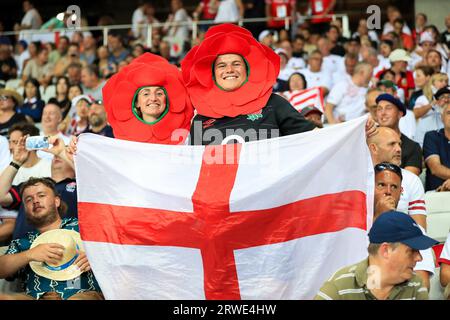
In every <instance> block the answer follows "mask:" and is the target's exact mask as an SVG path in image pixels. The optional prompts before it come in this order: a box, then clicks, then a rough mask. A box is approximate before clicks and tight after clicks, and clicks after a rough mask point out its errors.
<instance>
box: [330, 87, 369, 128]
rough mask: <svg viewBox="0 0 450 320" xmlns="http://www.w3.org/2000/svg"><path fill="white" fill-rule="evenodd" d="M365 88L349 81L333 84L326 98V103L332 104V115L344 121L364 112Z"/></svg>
mask: <svg viewBox="0 0 450 320" xmlns="http://www.w3.org/2000/svg"><path fill="white" fill-rule="evenodd" d="M366 93H367V88H365V87H358V86H357V85H355V84H354V83H353V81H352V80H351V79H350V81H348V80H347V81H340V82H338V83H336V84H335V85H334V87H333V88H332V89H331V91H330V94H329V95H328V98H327V103H331V104H333V105H334V106H335V107H334V109H333V115H334V117H335V118H336V119H338V118H342V117H343V118H344V119H345V121H348V120H351V119H355V118H358V117H360V116H362V115H364V113H365V104H364V103H365V100H366Z"/></svg>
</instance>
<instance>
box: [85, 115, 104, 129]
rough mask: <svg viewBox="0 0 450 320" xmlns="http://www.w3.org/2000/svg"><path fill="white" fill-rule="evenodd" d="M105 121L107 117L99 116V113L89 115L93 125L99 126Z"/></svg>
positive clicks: (90, 122)
mask: <svg viewBox="0 0 450 320" xmlns="http://www.w3.org/2000/svg"><path fill="white" fill-rule="evenodd" d="M103 123H105V119H103V118H102V117H99V116H97V115H94V116H90V117H89V124H90V125H91V126H93V127H99V126H101V125H102V124H103Z"/></svg>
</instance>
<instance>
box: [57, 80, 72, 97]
mask: <svg viewBox="0 0 450 320" xmlns="http://www.w3.org/2000/svg"><path fill="white" fill-rule="evenodd" d="M61 79H62V80H64V81H65V82H66V84H67V92H66V97H67V95H68V94H69V87H70V82H69V78H67V77H66V76H59V77H58V78H56V82H55V94H56V95H58V82H59V80H61Z"/></svg>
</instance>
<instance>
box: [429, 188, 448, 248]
mask: <svg viewBox="0 0 450 320" xmlns="http://www.w3.org/2000/svg"><path fill="white" fill-rule="evenodd" d="M425 204H426V206H427V214H428V217H427V233H428V235H429V236H430V237H432V238H434V239H436V240H437V241H439V242H445V240H446V239H447V235H448V232H449V230H450V192H434V191H429V192H427V193H426V194H425Z"/></svg>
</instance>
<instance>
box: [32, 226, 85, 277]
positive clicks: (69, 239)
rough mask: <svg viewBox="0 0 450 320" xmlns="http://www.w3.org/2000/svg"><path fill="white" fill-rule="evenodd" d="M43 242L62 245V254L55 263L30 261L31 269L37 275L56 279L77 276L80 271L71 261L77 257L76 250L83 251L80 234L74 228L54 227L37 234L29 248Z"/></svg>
mask: <svg viewBox="0 0 450 320" xmlns="http://www.w3.org/2000/svg"><path fill="white" fill-rule="evenodd" d="M43 243H58V244H60V245H62V246H64V248H65V250H64V254H63V258H62V259H61V261H59V262H58V263H57V264H47V263H45V262H37V261H32V262H30V267H31V269H32V270H33V271H34V272H35V273H36V274H38V275H40V276H42V277H44V278H48V279H51V280H56V281H66V280H70V279H74V278H76V277H78V276H79V275H80V274H81V273H82V272H81V271H80V270H79V269H78V268H77V267H76V265H74V264H73V263H74V262H75V260H76V259H77V258H78V253H77V249H78V251H84V249H83V243H82V241H81V237H80V234H79V233H78V232H76V231H74V230H67V229H55V230H50V231H47V232H44V233H42V234H41V235H39V236H38V237H37V238H36V239H35V240H34V241H33V244H32V245H31V247H30V249H33V248H34V247H36V246H38V245H40V244H43Z"/></svg>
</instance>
